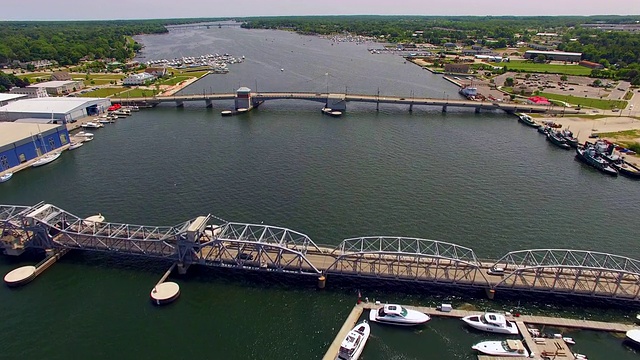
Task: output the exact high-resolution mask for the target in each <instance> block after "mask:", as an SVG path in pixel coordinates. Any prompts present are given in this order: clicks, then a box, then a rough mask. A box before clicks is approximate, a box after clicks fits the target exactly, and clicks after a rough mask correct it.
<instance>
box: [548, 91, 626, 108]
mask: <svg viewBox="0 0 640 360" xmlns="http://www.w3.org/2000/svg"><path fill="white" fill-rule="evenodd" d="M540 96H544V97H546V98H547V99H550V100H560V101H564V102H567V103H569V104H574V105H580V106H588V107H593V108H596V109H602V110H611V109H613V108H618V109H624V108H625V107H627V102H626V101H624V100H603V99H594V98H585V97H578V96H573V95H559V94H551V93H545V92H543V93H540Z"/></svg>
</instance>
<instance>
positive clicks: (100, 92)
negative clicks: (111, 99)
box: [79, 87, 125, 97]
mask: <svg viewBox="0 0 640 360" xmlns="http://www.w3.org/2000/svg"><path fill="white" fill-rule="evenodd" d="M123 90H125V88H123V87H113V88H101V89H97V90H94V91H89V92H88V93H84V94H81V95H79V96H82V97H108V96H111V95H114V94H117V93H119V92H121V91H123Z"/></svg>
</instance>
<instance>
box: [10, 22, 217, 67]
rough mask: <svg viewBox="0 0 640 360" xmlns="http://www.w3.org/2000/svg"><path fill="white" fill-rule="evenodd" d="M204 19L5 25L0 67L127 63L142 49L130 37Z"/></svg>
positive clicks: (18, 23)
mask: <svg viewBox="0 0 640 360" xmlns="http://www.w3.org/2000/svg"><path fill="white" fill-rule="evenodd" d="M203 20H204V19H166V20H112V21H24V22H15V21H12V22H2V23H1V26H0V64H7V63H11V62H12V61H14V60H17V61H20V62H27V61H34V60H54V61H57V62H58V64H60V65H73V64H77V63H78V62H79V61H80V59H82V58H87V59H90V60H93V59H110V58H113V59H116V60H118V61H120V62H125V61H126V60H127V59H129V58H131V57H133V55H134V53H135V51H136V50H139V49H140V48H141V45H140V44H138V43H136V42H132V41H130V40H129V38H128V36H133V35H138V34H160V33H165V32H167V29H166V28H165V25H176V24H185V23H195V22H200V21H203ZM208 20H212V19H208Z"/></svg>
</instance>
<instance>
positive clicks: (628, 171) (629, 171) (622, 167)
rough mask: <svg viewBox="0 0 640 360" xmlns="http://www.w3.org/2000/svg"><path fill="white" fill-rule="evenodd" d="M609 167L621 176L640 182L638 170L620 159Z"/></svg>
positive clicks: (639, 171) (639, 169)
mask: <svg viewBox="0 0 640 360" xmlns="http://www.w3.org/2000/svg"><path fill="white" fill-rule="evenodd" d="M611 165H612V166H613V167H614V168H615V169H616V170H618V173H619V174H620V175H622V176H625V177H628V178H630V179H634V180H640V168H638V167H637V166H635V165H633V164H631V163H628V162H626V161H624V160H622V159H620V160H618V161H614V162H611Z"/></svg>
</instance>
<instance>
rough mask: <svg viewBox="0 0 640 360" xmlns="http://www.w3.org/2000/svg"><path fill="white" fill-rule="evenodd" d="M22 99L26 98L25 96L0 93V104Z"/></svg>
mask: <svg viewBox="0 0 640 360" xmlns="http://www.w3.org/2000/svg"><path fill="white" fill-rule="evenodd" d="M23 97H27V95H22V94H7V93H0V102H3V101H10V100H15V99H20V98H23Z"/></svg>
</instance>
